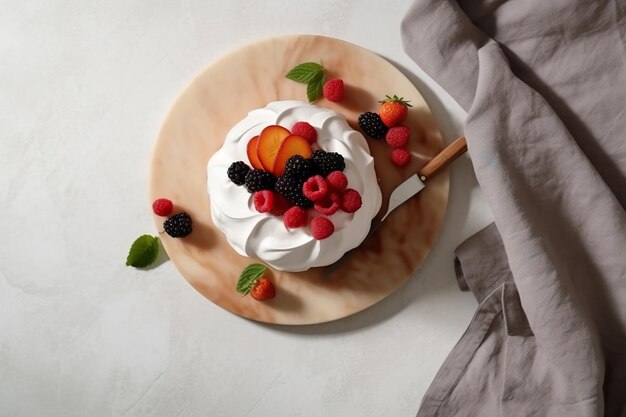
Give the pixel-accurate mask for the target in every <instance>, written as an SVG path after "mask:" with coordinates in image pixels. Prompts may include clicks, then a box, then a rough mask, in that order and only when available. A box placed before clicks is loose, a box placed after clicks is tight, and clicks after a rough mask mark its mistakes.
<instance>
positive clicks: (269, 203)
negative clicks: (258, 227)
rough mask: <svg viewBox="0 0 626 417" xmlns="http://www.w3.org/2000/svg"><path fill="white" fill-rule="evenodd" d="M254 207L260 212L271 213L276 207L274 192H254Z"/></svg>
mask: <svg viewBox="0 0 626 417" xmlns="http://www.w3.org/2000/svg"><path fill="white" fill-rule="evenodd" d="M254 208H255V209H256V211H258V212H259V213H269V212H270V211H272V210H273V209H274V192H273V191H270V190H261V191H257V192H256V193H254Z"/></svg>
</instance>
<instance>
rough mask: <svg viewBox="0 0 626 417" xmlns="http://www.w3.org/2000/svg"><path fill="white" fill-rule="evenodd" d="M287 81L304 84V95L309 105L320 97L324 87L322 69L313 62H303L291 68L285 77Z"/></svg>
mask: <svg viewBox="0 0 626 417" xmlns="http://www.w3.org/2000/svg"><path fill="white" fill-rule="evenodd" d="M285 77H286V78H287V79H290V80H292V81H296V82H299V83H303V84H306V85H307V86H306V95H307V98H308V100H309V103H313V102H314V101H316V100H317V99H318V98H320V97H321V96H322V87H323V86H324V78H325V77H324V67H323V66H322V65H321V64H318V63H315V62H305V63H303V64H300V65H296V66H295V67H293V68H292V69H291V70H290V71H289V72H288V73H287V74H286V75H285Z"/></svg>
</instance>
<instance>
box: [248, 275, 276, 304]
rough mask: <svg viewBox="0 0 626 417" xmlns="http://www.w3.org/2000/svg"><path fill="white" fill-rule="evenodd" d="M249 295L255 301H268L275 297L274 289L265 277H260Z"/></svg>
mask: <svg viewBox="0 0 626 417" xmlns="http://www.w3.org/2000/svg"><path fill="white" fill-rule="evenodd" d="M250 295H251V296H252V298H254V299H255V300H257V301H263V300H269V299H271V298H274V297H276V288H274V284H272V281H270V280H269V279H267V278H265V277H261V278H259V279H258V280H257V282H256V284H254V287H252V290H251V291H250Z"/></svg>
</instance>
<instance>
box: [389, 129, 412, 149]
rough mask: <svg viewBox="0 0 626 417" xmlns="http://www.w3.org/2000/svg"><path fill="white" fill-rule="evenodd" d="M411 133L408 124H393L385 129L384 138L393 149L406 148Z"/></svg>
mask: <svg viewBox="0 0 626 417" xmlns="http://www.w3.org/2000/svg"><path fill="white" fill-rule="evenodd" d="M410 135H411V129H409V128H408V126H405V125H400V126H394V127H392V128H391V129H389V130H388V131H387V135H386V136H385V140H386V141H387V143H388V144H389V146H391V147H392V148H394V149H399V148H406V145H407V144H408V143H409V136H410Z"/></svg>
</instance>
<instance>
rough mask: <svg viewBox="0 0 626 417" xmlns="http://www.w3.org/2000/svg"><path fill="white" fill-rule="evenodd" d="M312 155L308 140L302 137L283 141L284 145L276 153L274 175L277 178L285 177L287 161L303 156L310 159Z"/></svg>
mask: <svg viewBox="0 0 626 417" xmlns="http://www.w3.org/2000/svg"><path fill="white" fill-rule="evenodd" d="M312 153H313V150H312V149H311V144H310V143H309V141H308V140H306V139H305V138H303V137H302V136H298V135H289V136H287V137H286V138H285V140H283V143H282V144H281V145H280V148H279V149H278V152H277V153H276V159H274V164H273V166H274V169H273V170H272V173H273V174H274V175H276V176H279V175H283V172H285V165H287V159H289V158H291V157H292V156H294V155H302V156H303V157H305V158H310V157H311V154H312Z"/></svg>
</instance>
